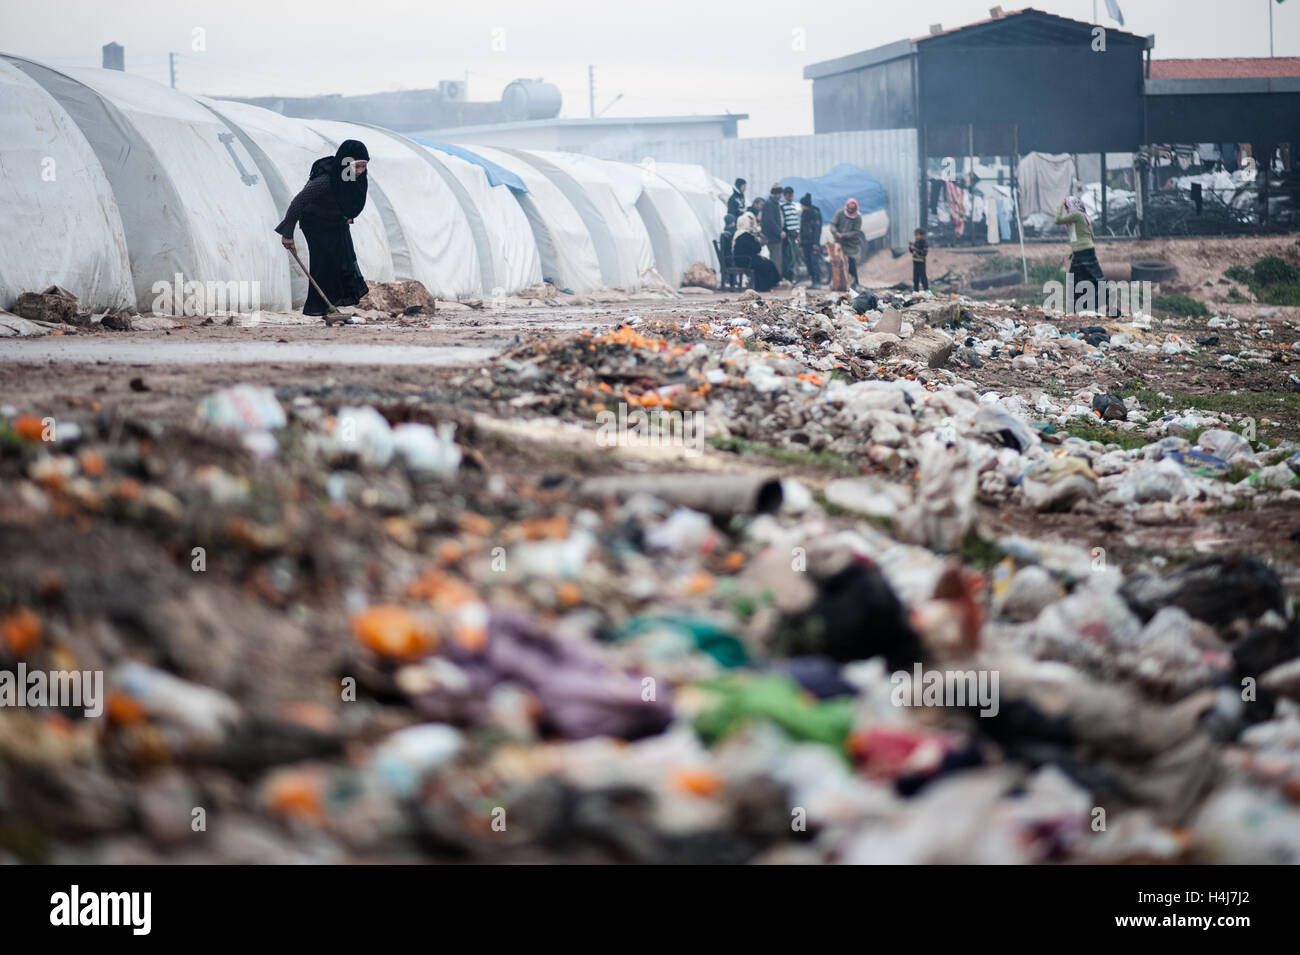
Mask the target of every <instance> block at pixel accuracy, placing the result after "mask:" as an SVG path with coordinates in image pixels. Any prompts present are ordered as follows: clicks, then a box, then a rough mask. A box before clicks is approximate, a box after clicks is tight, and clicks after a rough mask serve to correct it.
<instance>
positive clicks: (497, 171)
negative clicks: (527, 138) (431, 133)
mask: <svg viewBox="0 0 1300 955" xmlns="http://www.w3.org/2000/svg"><path fill="white" fill-rule="evenodd" d="M410 138H411V139H412V140H414V141H415V142H417V143H419V144H420V145H421V146H429V147H430V148H432V149H436V150H438V151H439V152H443V153H447V154H448V155H451V156H455V157H456V158H457V159H463V160H465V162H472V163H473V164H474V165H476V166H481V167H483V172H484V173H486V174H487V179H488V182H489V183H490V184H492V185H494V186H508V187H509V188H510V189H512V190H513V191H515V192H518V193H525V194H526V193H527V192H528V186H527V185H526V184H525V183H524V180H523V179H522V178H521V177H520V176H518V175H517V174H515V173H513V172H511V171H510V170H509V169H507V168H505V167H504V166H502V165H499V164H498V163H494V162H493V161H492V160H490V159H487V158H485V157H484V156H481V155H479V154H478V153H473V152H470V151H469V150H468V149H466V148H465V147H464V146H455V145H453V144H451V143H442V142H438V141H437V140H435V139H426V138H425V137H423V136H412V137H410Z"/></svg>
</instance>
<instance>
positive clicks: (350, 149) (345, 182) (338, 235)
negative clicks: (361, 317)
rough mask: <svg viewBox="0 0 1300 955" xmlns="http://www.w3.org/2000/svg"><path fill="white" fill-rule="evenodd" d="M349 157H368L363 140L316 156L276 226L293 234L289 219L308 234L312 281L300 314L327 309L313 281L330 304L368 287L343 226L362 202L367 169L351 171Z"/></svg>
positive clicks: (352, 301)
mask: <svg viewBox="0 0 1300 955" xmlns="http://www.w3.org/2000/svg"><path fill="white" fill-rule="evenodd" d="M354 159H369V153H368V152H367V151H366V147H365V146H364V145H363V144H362V143H360V142H357V141H356V140H354V139H349V140H348V141H347V142H345V143H343V145H341V146H340V147H339V149H338V152H337V153H335V155H333V156H326V157H325V158H323V159H318V160H316V162H315V163H313V164H312V168H311V174H310V178H309V180H308V182H307V185H306V186H304V187H303V188H302V191H301V192H299V193H298V195H297V196H295V197H294V199H293V202H291V203H290V204H289V211H288V212H287V213H286V214H285V217H284V221H283V222H281V223H280V224H279V225H278V226H276V229H275V231H276V232H278V233H279V234H280V235H282V236H285V237H287V238H290V239H292V238H293V230H294V225H295V224H299V225H301V226H302V233H303V235H304V236H306V238H307V250H308V253H309V255H310V257H311V261H310V264H309V270H310V272H311V277H312V278H313V279H315V280H316V281H315V284H311V283H309V287H308V289H307V302H306V304H305V305H304V306H303V310H302V312H303V314H304V315H311V316H321V315H325V314H326V313H327V312H328V311H329V305H326V304H325V300H324V299H323V298H321V295H320V292H318V291H316V285H319V286H320V287H321V291H323V292H324V293H325V295H326V297H328V298H329V301H330V304H332V305H334V307H335V308H342V307H345V306H349V305H356V304H357V303H358V302H360V301H361V299H362V297H364V296H365V294H366V292H367V291H368V290H369V288H368V286H367V285H366V280H365V278H364V277H363V276H362V275H361V268H360V266H359V265H358V264H357V253H356V249H355V248H354V247H353V245H352V232H351V230H350V229H349V228H348V224H349V222H350V221H351V220H352V219H355V218H356V217H357V216H358V215H359V214H360V213H361V210H362V208H364V207H365V202H366V184H367V183H366V174H365V173H362V174H361V175H360V176H356V175H354V174H353V172H352V168H351V160H354Z"/></svg>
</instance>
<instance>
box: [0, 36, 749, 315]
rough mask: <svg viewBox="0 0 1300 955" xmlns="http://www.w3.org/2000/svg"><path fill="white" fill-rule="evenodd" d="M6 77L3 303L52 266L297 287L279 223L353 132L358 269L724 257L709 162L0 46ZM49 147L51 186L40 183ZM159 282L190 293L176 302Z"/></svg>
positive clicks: (149, 282)
mask: <svg viewBox="0 0 1300 955" xmlns="http://www.w3.org/2000/svg"><path fill="white" fill-rule="evenodd" d="M0 86H3V87H4V89H5V90H6V91H7V92H9V94H10V95H9V97H8V101H7V109H6V112H5V115H4V118H3V120H0V129H3V131H4V132H6V133H8V135H7V137H6V139H5V142H6V144H7V147H6V151H5V152H4V153H3V154H2V155H0V172H3V173H4V178H3V182H4V187H3V188H4V189H5V196H6V197H7V201H6V211H7V212H8V213H9V218H10V225H11V227H10V228H9V229H8V230H7V231H6V233H5V237H4V239H3V240H0V241H2V242H4V243H5V244H4V246H3V247H0V251H3V252H4V255H3V261H0V296H3V299H2V300H0V304H2V303H3V302H10V303H11V302H12V300H13V299H14V298H16V296H17V295H18V294H20V292H21V291H27V290H29V288H36V289H40V288H45V287H47V286H48V285H50V284H59V285H62V286H64V287H67V288H69V289H71V290H73V291H74V292H76V293H77V294H78V296H79V297H80V298H81V299H82V301H83V302H84V303H89V304H92V305H94V306H96V307H99V306H104V307H109V306H118V305H129V304H132V303H134V304H135V305H136V307H138V308H140V309H141V310H143V311H150V310H161V311H173V310H175V309H176V308H177V307H178V306H181V305H183V306H191V305H192V304H194V299H193V298H192V294H191V289H192V288H193V285H194V283H198V287H199V288H200V289H203V290H204V291H206V292H208V293H209V295H208V297H207V298H206V300H201V301H200V302H198V303H197V304H198V305H199V307H200V308H201V309H202V310H203V311H206V312H211V311H220V310H225V311H230V310H234V309H238V310H240V311H244V310H253V309H257V308H266V309H271V310H276V311H282V310H287V309H289V308H290V307H292V306H293V305H295V304H301V303H302V302H303V301H304V300H305V298H306V292H307V283H306V279H305V277H304V276H301V275H300V274H299V270H298V269H297V268H296V267H292V266H291V262H290V259H289V257H288V256H286V255H284V253H283V252H282V251H281V249H280V247H279V239H278V237H277V236H276V235H275V232H274V229H275V226H276V225H277V224H278V223H279V222H280V220H281V219H282V217H283V214H284V211H285V209H286V208H287V206H288V204H289V202H290V200H291V199H292V197H293V196H294V195H295V194H296V192H297V190H298V189H299V188H300V187H301V185H302V184H303V183H304V182H305V181H306V177H307V175H308V170H309V169H310V168H311V164H312V162H314V161H315V160H316V159H317V158H319V157H320V156H323V155H327V154H329V153H332V152H334V150H335V148H336V147H337V145H338V144H339V143H340V142H341V141H342V140H344V139H362V140H363V141H365V142H366V143H367V145H368V146H369V147H370V151H371V156H372V159H373V162H372V164H371V167H370V175H371V187H370V193H369V195H370V199H371V201H370V202H369V203H368V204H367V207H366V209H365V210H364V211H363V212H362V213H361V214H360V215H359V216H358V217H357V221H356V222H355V223H354V224H353V229H352V235H353V243H354V245H355V246H356V249H357V258H358V260H359V263H360V265H361V268H362V271H363V274H365V275H366V277H367V278H369V279H372V280H374V281H380V282H384V281H391V280H394V279H415V280H418V281H420V282H422V283H423V284H424V285H425V286H426V287H427V288H428V290H429V291H430V292H431V293H432V294H433V295H434V296H436V297H438V298H441V299H462V300H464V299H475V298H482V297H484V296H485V295H494V296H495V295H498V294H500V295H506V294H510V293H512V292H516V291H519V290H521V289H523V288H526V287H528V286H531V285H535V284H537V282H538V281H540V280H541V279H542V278H543V277H545V278H547V279H550V280H552V281H554V282H555V283H556V284H557V285H558V286H559V287H561V288H568V289H571V290H573V291H575V292H579V293H583V292H589V291H593V290H595V289H597V288H600V287H611V288H619V289H623V290H626V291H629V292H631V291H636V290H637V289H639V288H641V287H642V286H643V285H644V284H645V282H646V280H647V279H649V278H651V277H652V276H653V275H654V271H655V269H656V268H657V269H659V270H660V272H661V274H664V275H666V280H667V281H668V282H671V283H672V284H674V285H677V284H680V282H681V279H682V273H683V272H684V271H685V269H686V268H687V267H689V266H690V265H691V264H693V263H694V262H698V261H705V262H710V263H711V262H712V261H713V258H712V244H711V243H712V239H713V237H714V233H715V232H717V231H720V229H721V221H722V208H723V202H722V200H723V199H724V197H725V196H726V194H727V192H726V188H725V186H724V185H723V184H721V183H719V182H718V181H717V180H715V179H713V177H711V176H709V175H708V173H706V172H705V171H704V170H703V169H702V168H701V167H699V166H691V165H686V164H665V165H664V166H663V167H662V169H656V168H655V167H654V166H653V164H651V165H650V166H649V167H647V168H641V167H638V166H635V165H632V164H628V163H618V162H611V161H606V160H603V159H596V158H594V157H590V156H583V155H577V154H573V153H560V152H543V151H536V152H528V151H522V150H516V149H500V148H497V149H493V148H487V147H476V148H474V149H472V150H471V149H467V148H464V147H460V146H454V145H448V144H446V143H439V142H435V141H431V140H425V141H421V142H417V141H415V140H412V139H410V138H408V137H406V136H403V135H401V134H399V133H396V132H393V131H392V130H387V129H382V128H380V127H375V126H368V125H366V124H361V123H347V122H338V121H331V120H303V119H295V118H290V117H286V116H282V115H280V114H278V113H273V112H271V111H268V110H264V109H261V108H259V107H256V106H251V105H249V104H244V103H237V102H232V101H224V100H214V99H208V98H192V97H189V96H186V95H185V94H183V93H179V92H177V91H176V90H173V89H170V88H168V87H165V86H162V85H160V84H157V83H154V82H151V81H149V80H146V79H144V78H143V77H139V76H133V75H131V74H126V73H122V72H118V71H113V70H88V69H85V70H83V69H77V70H69V71H59V70H54V69H51V68H49V67H46V66H43V65H41V64H39V63H35V62H32V61H28V60H24V59H22V58H20V57H4V56H3V55H0ZM46 157H49V158H51V159H54V160H55V164H56V168H57V169H58V181H59V184H60V185H59V188H58V190H53V189H42V188H39V187H38V185H37V183H38V179H37V178H36V177H37V176H39V169H38V167H39V166H40V163H41V162H42V161H44V160H45V159H46ZM31 169H37V170H38V171H37V172H36V173H31V172H29V170H31ZM69 179H72V180H75V181H73V182H71V183H70V182H69V181H68V180H69ZM14 223H17V224H20V227H17V228H15V227H14V226H13V224H14ZM22 223H27V224H28V225H27V227H26V228H22V227H21V224H22ZM301 246H302V251H303V252H304V253H306V254H310V252H309V249H308V247H307V245H306V242H305V241H303V242H302V243H301ZM178 276H179V279H180V281H181V282H183V283H186V284H185V285H183V286H182V287H180V288H178V287H177V285H176V281H177V278H178ZM214 283H215V284H218V285H219V286H220V287H221V289H220V292H216V290H214V288H213V285H214ZM236 288H237V289H238V291H236ZM163 290H166V291H167V292H169V293H172V295H183V296H184V298H183V299H182V300H180V301H177V300H175V299H174V298H172V297H171V296H169V297H168V299H167V300H166V302H165V303H164V299H163V298H162V294H163ZM214 293H216V294H220V295H221V296H222V297H221V300H220V303H219V304H218V303H217V302H216V301H215V300H214V299H212V298H211V295H212V294H214ZM231 295H238V296H239V299H238V300H236V301H233V302H232V301H230V296H231Z"/></svg>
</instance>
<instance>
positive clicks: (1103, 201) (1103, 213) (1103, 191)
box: [1101, 149, 1110, 233]
mask: <svg viewBox="0 0 1300 955" xmlns="http://www.w3.org/2000/svg"><path fill="white" fill-rule="evenodd" d="M1101 231H1102V232H1107V233H1108V232H1110V230H1109V229H1108V228H1107V227H1106V150H1104V149H1103V150H1102V151H1101Z"/></svg>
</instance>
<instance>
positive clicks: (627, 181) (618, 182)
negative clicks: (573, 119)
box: [549, 153, 655, 276]
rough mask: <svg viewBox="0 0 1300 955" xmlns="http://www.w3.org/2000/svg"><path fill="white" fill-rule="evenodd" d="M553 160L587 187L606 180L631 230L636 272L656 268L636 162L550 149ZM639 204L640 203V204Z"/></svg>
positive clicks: (642, 185) (642, 189)
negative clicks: (610, 159) (553, 151)
mask: <svg viewBox="0 0 1300 955" xmlns="http://www.w3.org/2000/svg"><path fill="white" fill-rule="evenodd" d="M549 155H550V157H551V161H552V162H558V163H561V164H562V165H565V166H567V167H568V168H569V169H571V170H572V171H573V173H574V175H575V176H576V177H577V178H578V179H579V181H580V182H583V183H584V184H586V188H588V189H589V190H590V189H593V188H596V183H598V182H600V181H602V180H603V181H605V182H608V183H609V184H610V186H612V187H613V190H614V195H615V197H616V198H617V199H618V203H619V205H620V206H621V207H622V209H623V215H624V217H625V218H626V219H627V223H628V227H629V228H630V229H631V230H632V234H633V237H634V242H635V244H634V245H633V247H632V250H631V251H632V252H633V254H634V255H635V257H636V272H637V275H638V276H644V275H646V274H647V273H649V272H650V271H651V270H653V269H654V268H655V248H654V242H653V241H651V239H650V229H649V226H648V224H647V223H646V220H645V218H644V216H642V215H641V208H643V207H644V203H643V199H644V197H645V177H644V176H643V175H642V170H641V168H640V167H639V166H635V165H632V164H630V163H623V162H610V161H609V160H606V159H596V158H594V157H592V156H583V155H581V154H579V153H550V154H549ZM639 204H640V205H639Z"/></svg>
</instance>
